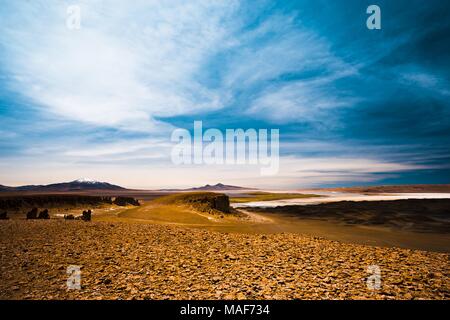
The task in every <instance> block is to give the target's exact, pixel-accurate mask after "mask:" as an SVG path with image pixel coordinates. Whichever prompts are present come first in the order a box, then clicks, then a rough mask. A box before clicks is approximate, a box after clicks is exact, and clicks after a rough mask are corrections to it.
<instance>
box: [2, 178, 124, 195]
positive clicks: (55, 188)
mask: <svg viewBox="0 0 450 320" xmlns="http://www.w3.org/2000/svg"><path fill="white" fill-rule="evenodd" d="M2 187H3V188H0V191H37V192H43V191H49V192H63V191H84V190H125V188H122V187H120V186H117V185H114V184H110V183H107V182H100V181H96V180H92V179H87V178H81V179H77V180H74V181H70V182H62V183H53V184H47V185H28V186H20V187H6V186H2Z"/></svg>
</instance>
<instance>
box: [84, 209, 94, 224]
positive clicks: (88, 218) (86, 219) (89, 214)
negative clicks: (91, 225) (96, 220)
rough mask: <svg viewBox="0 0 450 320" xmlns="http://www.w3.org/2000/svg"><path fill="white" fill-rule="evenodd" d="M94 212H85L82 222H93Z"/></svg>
mask: <svg viewBox="0 0 450 320" xmlns="http://www.w3.org/2000/svg"><path fill="white" fill-rule="evenodd" d="M91 215H92V211H91V209H89V210H86V211H83V215H82V216H81V220H83V221H91Z"/></svg>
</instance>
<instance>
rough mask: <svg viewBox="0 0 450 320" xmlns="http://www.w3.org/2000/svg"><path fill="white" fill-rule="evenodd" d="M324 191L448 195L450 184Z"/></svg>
mask: <svg viewBox="0 0 450 320" xmlns="http://www.w3.org/2000/svg"><path fill="white" fill-rule="evenodd" d="M326 190H333V191H341V192H359V193H384V192H386V193H431V192H437V193H450V184H410V185H393V186H365V187H342V188H329V189H326Z"/></svg>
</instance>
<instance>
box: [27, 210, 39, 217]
mask: <svg viewBox="0 0 450 320" xmlns="http://www.w3.org/2000/svg"><path fill="white" fill-rule="evenodd" d="M37 215H38V208H33V209H31V210H30V211H28V213H27V219H37Z"/></svg>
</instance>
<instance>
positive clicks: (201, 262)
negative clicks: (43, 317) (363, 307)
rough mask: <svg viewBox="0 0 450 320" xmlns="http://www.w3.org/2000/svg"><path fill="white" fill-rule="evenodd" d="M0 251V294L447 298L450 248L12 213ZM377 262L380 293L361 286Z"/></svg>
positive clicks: (1, 230) (1, 227)
mask: <svg viewBox="0 0 450 320" xmlns="http://www.w3.org/2000/svg"><path fill="white" fill-rule="evenodd" d="M111 226H114V229H111ZM111 230H113V231H114V232H111ZM249 244H250V245H249ZM0 249H1V251H0V252H1V261H2V263H1V269H2V273H1V278H2V281H0V300H4V299H25V298H27V299H49V298H50V297H52V298H53V299H72V300H73V299H132V298H135V299H164V298H165V299H226V298H228V299H252V300H253V299H256V300H258V299H440V300H448V299H449V298H450V284H449V281H448V278H449V275H450V265H449V263H448V261H449V254H447V253H437V252H426V251H416V250H405V249H399V248H381V247H371V246H363V245H354V244H347V243H339V242H336V241H328V240H315V239H313V238H312V237H309V236H302V235H298V234H289V233H286V234H271V235H267V236H262V235H258V234H238V233H219V232H210V231H205V230H199V229H187V228H181V227H175V226H164V225H151V224H137V223H136V224H135V223H117V222H116V223H112V222H101V221H95V220H94V221H91V222H90V223H89V224H85V223H61V221H58V219H51V220H49V221H48V223H47V222H46V223H27V222H26V221H24V220H20V219H18V220H15V219H11V220H8V221H5V222H4V223H0ZM24 249H27V251H24ZM399 257H401V259H400V258H399ZM374 264H376V265H379V266H380V269H381V289H380V290H372V289H370V288H369V287H368V286H367V284H366V283H367V281H368V280H369V279H370V276H371V274H370V273H368V271H367V268H368V266H371V265H374ZM71 265H76V266H80V267H82V273H81V285H82V288H83V289H82V290H67V285H66V281H67V277H68V275H67V273H66V271H67V268H68V267H69V266H71ZM398 279H403V282H401V283H398V284H394V282H395V281H396V280H397V281H398ZM19 286H20V289H17V288H18V287H19Z"/></svg>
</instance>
